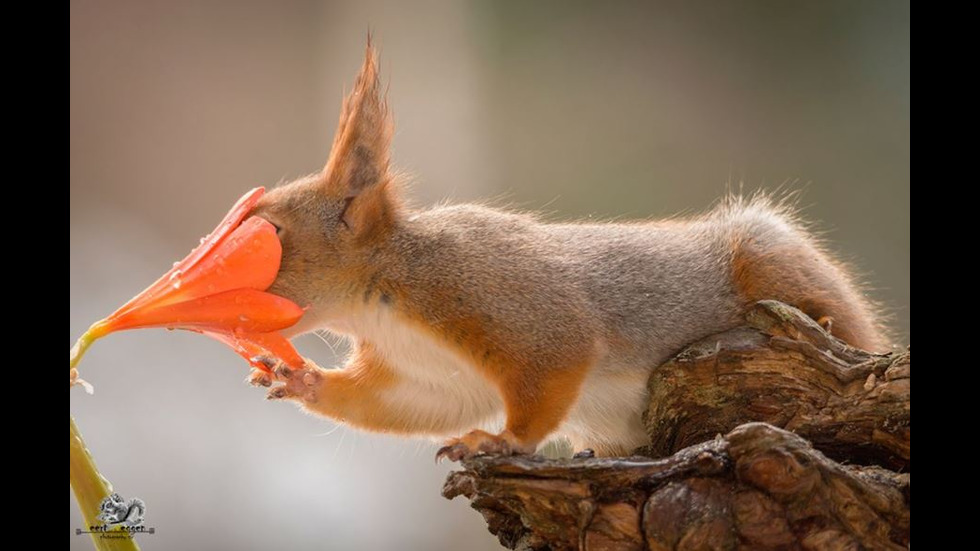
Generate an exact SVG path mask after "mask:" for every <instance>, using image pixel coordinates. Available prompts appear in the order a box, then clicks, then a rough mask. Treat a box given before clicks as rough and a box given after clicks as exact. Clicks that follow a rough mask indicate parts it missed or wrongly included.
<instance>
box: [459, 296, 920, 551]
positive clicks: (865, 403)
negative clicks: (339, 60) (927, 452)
mask: <svg viewBox="0 0 980 551" xmlns="http://www.w3.org/2000/svg"><path fill="white" fill-rule="evenodd" d="M747 323H748V325H747V326H746V327H742V328H738V329H734V330H732V331H728V332H725V333H722V334H719V335H716V336H713V337H711V338H708V339H704V340H702V341H700V342H698V343H695V344H693V345H691V346H690V347H688V348H687V349H685V350H684V351H683V352H681V353H680V354H678V355H677V356H676V357H675V358H674V359H673V360H671V361H670V362H667V363H666V364H664V365H663V366H660V367H658V368H657V369H656V370H655V371H654V373H653V374H652V376H651V378H650V383H649V388H650V406H649V409H648V410H647V413H646V416H645V422H646V424H647V428H648V430H649V432H650V435H651V442H652V443H651V445H650V446H648V447H646V448H644V449H642V450H638V452H642V453H643V454H645V455H648V456H650V457H663V458H662V459H651V458H645V457H633V458H605V459H601V458H587V459H564V460H549V459H544V458H541V457H537V456H533V457H528V456H517V457H477V458H474V459H471V460H468V461H464V463H463V466H464V468H465V470H463V471H459V472H454V473H452V474H450V476H449V478H448V480H447V481H446V484H445V487H444V488H443V495H444V496H446V497H447V498H450V499H451V498H453V497H456V496H458V495H464V496H466V497H467V498H469V499H470V500H471V501H472V506H473V507H474V508H475V509H477V510H478V511H480V512H481V513H482V514H483V515H484V517H485V518H486V520H487V523H488V527H489V529H490V531H491V532H492V533H494V534H496V535H497V536H498V538H499V539H500V541H501V543H502V544H503V545H505V546H506V547H509V548H511V549H575V548H578V549H638V550H640V549H673V548H680V549H695V548H697V549H701V548H711V549H728V548H734V547H737V546H747V547H749V548H798V547H807V548H834V549H836V548H843V547H857V546H860V547H868V548H875V549H879V548H880V549H900V548H905V547H907V546H908V544H909V537H910V536H909V533H910V532H909V531H910V503H911V501H910V490H909V488H910V477H911V474H909V471H910V469H911V456H910V429H911V413H910V411H911V410H910V381H911V369H910V356H911V353H910V351H905V352H902V353H893V354H887V355H878V354H871V353H868V352H865V351H862V350H857V349H855V348H852V347H849V346H847V345H846V344H844V343H842V342H841V341H839V340H837V339H835V338H833V337H831V336H830V335H828V334H827V333H826V332H824V331H823V329H822V328H821V327H820V326H819V325H817V324H816V323H814V322H813V321H812V320H810V319H809V318H808V317H806V316H805V315H804V314H802V313H801V312H799V311H798V310H795V309H793V308H791V307H788V306H786V305H784V304H781V303H778V302H772V301H763V302H760V303H759V304H757V305H756V306H755V307H754V308H753V309H752V311H751V312H750V313H749V314H748V316H747ZM758 421H762V422H765V423H767V424H763V423H760V422H758ZM777 427H782V428H777ZM783 428H785V429H787V430H783ZM790 431H792V432H790ZM723 433H727V434H726V435H725V436H724V437H721V436H716V435H720V434H723ZM815 448H816V449H815ZM671 454H672V455H671ZM824 454H826V455H824ZM828 456H830V457H831V458H833V459H837V460H839V461H845V462H848V463H858V464H860V465H841V464H840V463H837V462H835V461H834V460H833V459H831V458H828ZM884 467H887V468H888V469H891V470H887V469H886V468H884ZM896 471H901V472H896Z"/></svg>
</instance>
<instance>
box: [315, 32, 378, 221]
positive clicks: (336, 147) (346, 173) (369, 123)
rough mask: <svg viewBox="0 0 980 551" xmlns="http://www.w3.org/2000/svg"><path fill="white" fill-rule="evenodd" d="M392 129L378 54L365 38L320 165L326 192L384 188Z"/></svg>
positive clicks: (349, 194)
mask: <svg viewBox="0 0 980 551" xmlns="http://www.w3.org/2000/svg"><path fill="white" fill-rule="evenodd" d="M392 130H393V125H392V122H391V114H390V113H389V111H388V106H387V104H386V102H385V99H384V98H383V97H382V94H381V82H380V79H379V77H378V60H377V53H376V51H375V48H374V46H373V45H372V44H371V38H370V37H368V44H367V50H366V52H365V57H364V65H363V66H362V67H361V71H360V73H358V75H357V80H355V81H354V89H353V90H351V92H350V94H348V95H347V97H346V98H345V99H344V104H343V107H342V108H341V110H340V123H339V124H338V126H337V134H336V135H335V136H334V139H333V146H332V147H331V149H330V158H329V159H328V160H327V164H326V166H325V167H323V173H322V178H323V186H324V188H325V191H326V193H328V194H329V195H331V196H333V197H335V198H338V199H345V200H352V199H353V198H356V197H358V196H360V195H362V194H364V193H365V192H367V191H369V190H373V188H380V187H387V184H388V181H389V180H390V179H391V175H390V174H389V171H388V160H389V152H388V149H389V147H390V145H391V134H392ZM370 195H375V193H371V194H370ZM355 202H356V201H355Z"/></svg>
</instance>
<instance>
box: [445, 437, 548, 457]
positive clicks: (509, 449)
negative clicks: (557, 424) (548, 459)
mask: <svg viewBox="0 0 980 551" xmlns="http://www.w3.org/2000/svg"><path fill="white" fill-rule="evenodd" d="M536 447H537V446H534V445H530V444H525V443H521V442H520V441H519V440H518V439H517V437H516V436H514V433H512V432H511V431H509V430H505V431H503V432H501V433H500V434H490V433H489V432H486V431H482V430H472V431H470V432H468V433H466V434H464V435H463V436H461V437H459V438H450V439H449V440H447V441H446V444H445V445H444V446H443V447H441V448H439V451H437V452H436V463H438V462H439V461H441V460H442V459H448V460H450V461H460V460H463V459H469V458H471V457H473V456H476V455H481V454H484V455H519V454H531V453H534V450H535V449H536Z"/></svg>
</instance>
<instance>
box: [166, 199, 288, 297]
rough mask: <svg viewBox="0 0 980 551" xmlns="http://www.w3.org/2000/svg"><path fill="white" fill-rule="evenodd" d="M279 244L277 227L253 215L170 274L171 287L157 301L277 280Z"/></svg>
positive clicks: (264, 285) (261, 285)
mask: <svg viewBox="0 0 980 551" xmlns="http://www.w3.org/2000/svg"><path fill="white" fill-rule="evenodd" d="M281 258H282V245H281V244H280V243H279V238H278V237H277V236H276V227H275V226H273V225H272V223H270V222H269V221H268V220H265V219H262V218H259V217H257V216H252V217H250V218H249V219H247V220H245V221H244V222H242V224H241V225H240V226H238V227H237V228H235V230H234V231H233V232H231V234H230V235H228V237H227V238H225V239H224V240H223V241H222V242H221V243H219V244H218V245H217V246H216V247H214V248H213V249H212V251H211V254H209V255H208V256H206V257H204V258H202V259H201V260H200V261H199V262H197V264H196V265H195V266H194V267H193V268H191V269H189V270H188V271H186V272H180V271H175V272H173V273H172V275H170V276H169V279H170V287H171V289H172V291H171V292H170V293H168V294H165V295H161V296H158V297H157V302H158V303H165V302H171V301H176V300H181V301H183V300H187V299H191V298H197V297H202V296H205V295H213V294H217V293H221V292H223V291H228V290H230V289H258V290H260V291H263V290H265V289H268V288H269V286H270V285H272V282H273V281H275V280H276V274H277V273H278V272H279V261H280V259H281Z"/></svg>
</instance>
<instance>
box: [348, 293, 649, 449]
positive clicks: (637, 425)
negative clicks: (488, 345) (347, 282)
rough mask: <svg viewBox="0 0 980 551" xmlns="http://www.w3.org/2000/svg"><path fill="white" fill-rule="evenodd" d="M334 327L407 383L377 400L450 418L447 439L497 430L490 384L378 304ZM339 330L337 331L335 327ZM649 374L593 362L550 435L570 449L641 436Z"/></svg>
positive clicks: (638, 441) (428, 416) (622, 445)
mask: <svg viewBox="0 0 980 551" xmlns="http://www.w3.org/2000/svg"><path fill="white" fill-rule="evenodd" d="M344 325H345V327H343V328H342V331H343V332H344V333H350V334H353V335H356V336H358V337H359V338H361V339H364V340H365V341H367V342H370V343H371V344H372V345H374V347H375V348H376V349H377V350H378V351H379V352H380V353H381V355H382V357H383V358H384V361H385V363H386V364H387V365H388V366H389V367H391V368H392V369H394V370H396V371H397V372H398V373H399V374H400V375H401V376H402V377H403V378H404V379H405V380H406V381H407V384H402V385H399V386H398V387H397V388H394V389H390V390H385V391H383V392H385V395H384V398H385V399H386V400H388V401H389V403H391V404H392V406H393V407H396V408H398V409H400V410H401V411H402V412H403V414H404V415H411V416H415V417H416V418H417V419H419V420H420V421H421V422H422V424H423V425H431V426H437V425H444V424H445V420H446V419H451V420H453V424H454V429H453V430H451V431H449V432H448V433H446V432H444V431H434V435H436V436H453V435H457V434H460V433H463V432H466V431H468V430H471V429H474V428H498V427H499V428H502V427H500V425H501V421H502V419H501V416H502V413H503V402H502V400H501V399H500V395H499V393H498V391H497V389H496V388H494V386H493V385H492V384H491V383H490V382H489V381H487V379H486V378H485V377H483V376H482V375H481V374H479V373H478V372H477V370H476V368H475V367H474V366H473V365H472V364H471V363H470V362H469V361H468V359H466V358H465V357H463V356H462V355H461V354H459V353H458V352H456V351H455V350H452V349H451V348H449V347H448V346H446V345H445V344H443V343H442V342H440V341H439V340H437V339H436V338H434V337H432V336H431V335H429V334H428V333H426V332H425V331H423V330H422V329H420V328H418V327H417V326H415V325H414V324H412V323H411V322H407V321H405V320H403V319H400V318H399V317H398V316H397V315H396V314H395V313H394V312H393V311H392V310H391V309H390V308H387V307H385V306H383V305H379V306H377V307H375V308H370V309H366V310H365V311H363V312H362V313H360V314H359V315H357V316H355V317H353V318H349V319H348V320H347V323H345V324H344ZM338 329H341V328H338ZM648 376H649V373H648V372H647V371H646V370H643V369H636V368H635V367H625V366H613V365H604V364H600V365H598V366H596V367H595V368H593V369H592V371H591V373H590V374H589V375H588V376H587V378H586V380H585V382H584V384H583V387H582V390H581V392H580V394H579V398H578V400H577V402H576V404H575V405H574V406H573V407H572V410H571V411H570V412H569V415H568V417H567V418H566V420H565V421H564V422H563V423H562V425H561V426H560V427H559V429H558V430H557V431H556V432H555V433H554V434H552V435H551V438H562V437H565V438H568V439H569V440H570V441H571V443H572V445H573V447H574V448H575V449H581V448H583V447H594V448H597V449H609V448H614V449H627V450H631V449H633V448H635V447H637V446H642V445H643V444H644V443H646V441H647V436H646V432H645V431H644V428H643V423H642V419H641V415H642V412H643V407H644V405H645V404H646V380H647V377H648Z"/></svg>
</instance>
